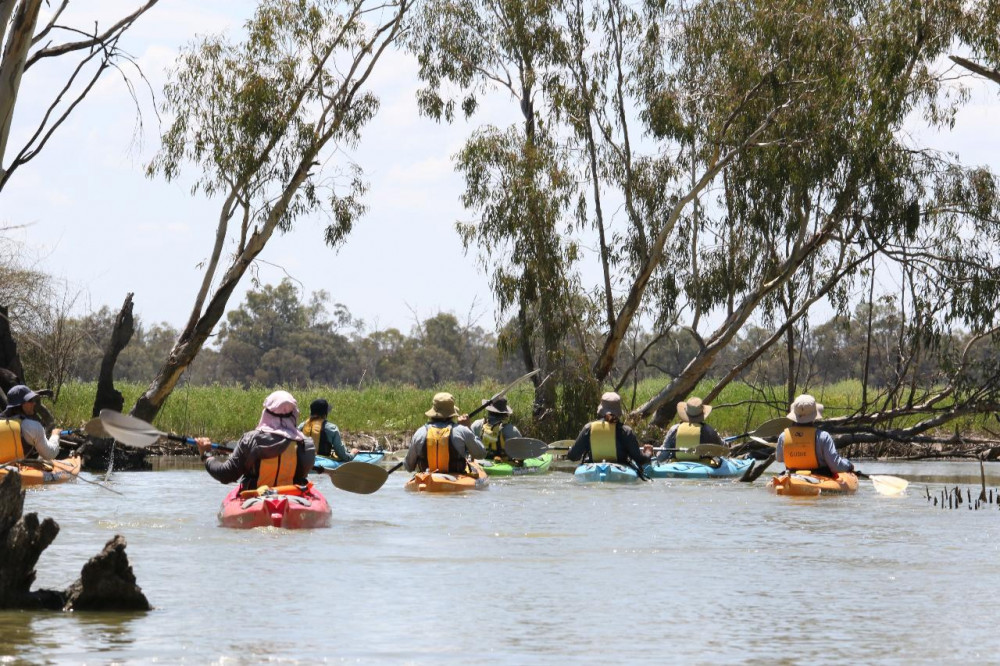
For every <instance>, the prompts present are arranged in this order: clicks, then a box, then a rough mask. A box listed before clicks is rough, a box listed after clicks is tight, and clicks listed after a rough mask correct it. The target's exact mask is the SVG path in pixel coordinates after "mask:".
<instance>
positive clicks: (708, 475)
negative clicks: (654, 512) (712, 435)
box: [643, 458, 753, 479]
mask: <svg viewBox="0 0 1000 666" xmlns="http://www.w3.org/2000/svg"><path fill="white" fill-rule="evenodd" d="M717 460H718V461H719V466H718V467H712V466H711V465H709V464H707V461H706V462H705V463H702V462H694V461H693V460H672V461H669V462H654V463H653V464H652V465H646V468H645V469H644V470H643V472H645V474H646V476H648V477H649V478H651V479H664V478H669V479H716V478H726V477H732V476H740V475H742V474H743V472H745V471H747V468H748V467H750V466H752V465H753V459H752V458H717Z"/></svg>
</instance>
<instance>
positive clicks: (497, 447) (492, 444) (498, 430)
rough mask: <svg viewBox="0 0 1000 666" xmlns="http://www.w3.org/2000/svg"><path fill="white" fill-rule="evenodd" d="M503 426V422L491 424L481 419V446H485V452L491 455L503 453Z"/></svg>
mask: <svg viewBox="0 0 1000 666" xmlns="http://www.w3.org/2000/svg"><path fill="white" fill-rule="evenodd" d="M503 426H504V424H503V423H498V424H496V426H492V425H490V424H489V423H488V422H487V421H483V435H482V437H481V439H482V440H483V446H484V447H485V448H486V453H488V454H489V455H491V456H495V455H501V454H502V453H503V445H504V439H505V438H504V436H503Z"/></svg>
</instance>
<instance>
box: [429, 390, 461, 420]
mask: <svg viewBox="0 0 1000 666" xmlns="http://www.w3.org/2000/svg"><path fill="white" fill-rule="evenodd" d="M424 414H425V415H426V416H428V417H430V418H432V419H435V418H436V419H453V418H455V417H456V416H459V413H458V409H456V408H455V396H453V395H452V394H451V393H435V394H434V401H433V406H432V407H431V408H430V409H428V410H427V411H426V412H424Z"/></svg>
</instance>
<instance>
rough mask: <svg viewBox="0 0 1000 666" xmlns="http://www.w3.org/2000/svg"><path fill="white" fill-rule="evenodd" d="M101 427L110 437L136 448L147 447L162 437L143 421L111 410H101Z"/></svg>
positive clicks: (160, 433)
mask: <svg viewBox="0 0 1000 666" xmlns="http://www.w3.org/2000/svg"><path fill="white" fill-rule="evenodd" d="M101 425H103V426H104V430H105V431H106V432H107V433H108V435H110V436H111V437H114V438H115V439H117V440H118V441H119V442H123V443H125V444H128V445H129V446H135V447H137V448H144V447H147V446H149V445H151V444H153V443H154V442H156V440H158V439H159V438H160V437H162V436H163V435H164V433H162V432H160V431H159V430H157V429H156V428H154V427H153V426H151V425H150V424H148V423H146V422H145V421H141V420H139V419H137V418H135V417H134V416H128V415H126V414H121V413H119V412H116V411H114V410H112V409H102V410H101Z"/></svg>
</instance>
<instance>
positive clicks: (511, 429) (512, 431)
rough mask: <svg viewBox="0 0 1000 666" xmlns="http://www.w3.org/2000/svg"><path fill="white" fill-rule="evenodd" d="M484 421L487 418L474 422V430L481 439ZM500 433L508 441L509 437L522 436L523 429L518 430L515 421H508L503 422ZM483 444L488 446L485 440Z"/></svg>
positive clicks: (494, 425) (492, 424) (493, 425)
mask: <svg viewBox="0 0 1000 666" xmlns="http://www.w3.org/2000/svg"><path fill="white" fill-rule="evenodd" d="M484 423H486V420H485V419H479V420H478V421H474V422H473V423H472V432H473V433H475V435H476V437H478V438H479V439H480V440H482V439H483V424H484ZM490 425H491V426H492V427H494V428H495V427H496V426H497V425H498V424H497V423H491V424H490ZM499 434H500V435H503V440H504V441H505V442H506V441H507V440H508V439H512V438H514V437H520V436H521V431H520V430H518V429H517V426H516V425H514V424H513V423H509V422H507V423H504V424H503V427H502V428H500V433H499ZM483 446H484V447H486V442H483ZM487 453H489V451H487Z"/></svg>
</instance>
